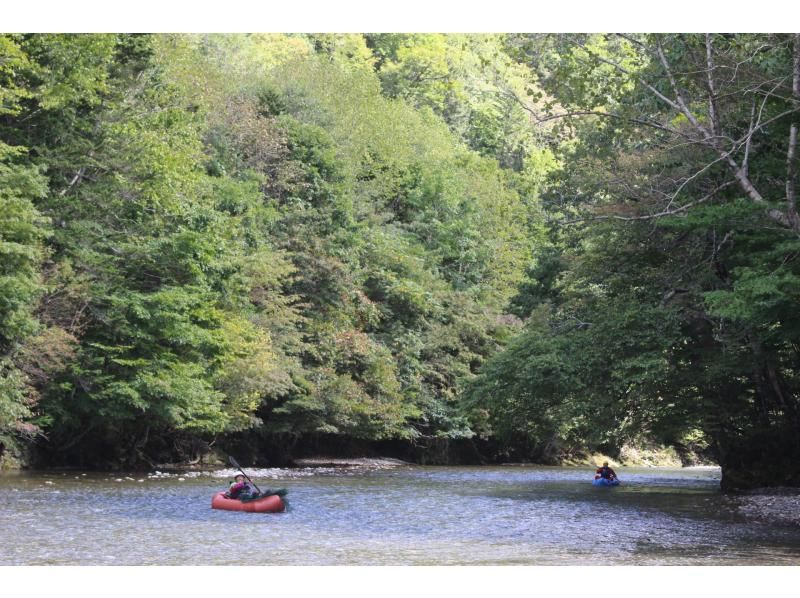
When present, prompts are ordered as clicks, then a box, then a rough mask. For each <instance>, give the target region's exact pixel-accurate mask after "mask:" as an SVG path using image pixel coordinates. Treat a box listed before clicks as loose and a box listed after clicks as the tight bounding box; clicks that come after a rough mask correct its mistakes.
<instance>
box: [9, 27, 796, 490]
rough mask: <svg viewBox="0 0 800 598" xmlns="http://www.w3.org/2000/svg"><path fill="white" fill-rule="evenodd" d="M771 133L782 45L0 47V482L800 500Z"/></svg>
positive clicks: (783, 190)
mask: <svg viewBox="0 0 800 598" xmlns="http://www.w3.org/2000/svg"><path fill="white" fill-rule="evenodd" d="M799 126H800V34H766V33H760V34H694V33H693V34H597V33H593V34H431V33H425V34H399V33H371V34H331V33H327V34H277V33H269V34H206V35H201V34H100V33H97V34H19V33H13V34H0V467H2V468H19V467H27V466H34V467H55V466H75V467H84V468H85V467H91V468H99V469H108V468H114V469H121V468H128V469H131V468H152V467H154V466H155V465H156V464H157V463H163V462H177V461H183V462H189V461H194V460H197V459H201V458H209V455H211V454H212V453H213V451H215V450H219V449H221V450H230V449H231V448H232V447H236V448H237V450H238V451H239V452H238V453H237V454H246V453H247V452H248V451H249V454H250V455H251V457H252V459H254V460H255V461H256V462H258V460H259V459H261V460H262V462H270V463H290V462H291V459H292V458H293V457H297V456H302V455H303V454H306V453H308V452H309V451H315V450H317V451H319V450H325V451H339V452H348V451H351V452H352V451H362V452H363V451H379V452H383V453H387V452H390V453H394V454H395V455H401V456H403V457H408V458H412V459H414V460H417V461H419V462H428V463H436V462H442V463H467V462H468V463H490V462H508V461H531V462H536V463H560V462H563V461H565V460H567V459H570V458H572V457H574V456H576V455H581V454H589V453H591V452H602V453H603V454H606V455H611V456H617V455H619V454H620V451H622V450H623V448H624V447H626V446H668V447H672V448H674V450H675V451H677V453H678V454H679V455H681V457H682V458H683V459H685V460H686V462H691V460H692V459H693V458H694V457H695V456H696V455H704V456H705V458H707V459H710V460H713V462H715V463H718V464H719V465H720V467H721V469H722V487H723V488H724V489H731V490H733V489H744V488H752V487H763V486H800V443H798V442H797V435H798V432H800V310H798V306H800V259H799V258H800V217H799V216H798V212H797V205H796V204H797V186H798V169H799V168H800V158H798V148H797V145H798V139H797V138H798V127H799Z"/></svg>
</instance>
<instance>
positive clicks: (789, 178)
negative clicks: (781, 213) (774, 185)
mask: <svg viewBox="0 0 800 598" xmlns="http://www.w3.org/2000/svg"><path fill="white" fill-rule="evenodd" d="M792 104H793V105H794V108H796V109H797V108H800V33H795V34H794V63H793V69H792ZM797 129H798V117H797V115H795V117H794V119H792V124H791V126H790V127H789V149H788V151H787V152H786V204H787V213H788V216H789V221H790V222H791V223H792V226H793V228H795V229H796V230H797V229H798V228H800V218H798V215H797V182H796V179H797Z"/></svg>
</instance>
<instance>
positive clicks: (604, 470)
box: [595, 467, 611, 480]
mask: <svg viewBox="0 0 800 598" xmlns="http://www.w3.org/2000/svg"><path fill="white" fill-rule="evenodd" d="M595 473H599V474H600V477H601V478H603V479H604V480H608V479H610V478H611V468H610V467H598V468H597V471H596V472H595Z"/></svg>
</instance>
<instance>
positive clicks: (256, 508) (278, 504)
mask: <svg viewBox="0 0 800 598" xmlns="http://www.w3.org/2000/svg"><path fill="white" fill-rule="evenodd" d="M211 508H212V509H224V510H225V511H246V512H248V513H282V512H283V511H285V510H286V504H285V503H284V502H283V500H282V499H281V497H280V496H278V495H277V494H270V495H269V496H265V497H263V498H257V499H256V500H248V501H247V502H242V501H241V500H238V499H235V498H225V493H224V492H217V493H216V494H215V495H214V497H213V498H212V499H211Z"/></svg>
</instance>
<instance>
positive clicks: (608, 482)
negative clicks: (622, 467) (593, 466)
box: [592, 461, 619, 486]
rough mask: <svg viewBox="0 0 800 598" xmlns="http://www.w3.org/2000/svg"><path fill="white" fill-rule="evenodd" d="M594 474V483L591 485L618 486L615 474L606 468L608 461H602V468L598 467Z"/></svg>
mask: <svg viewBox="0 0 800 598" xmlns="http://www.w3.org/2000/svg"><path fill="white" fill-rule="evenodd" d="M594 473H595V476H594V482H592V483H593V484H594V485H595V486H619V478H617V473H616V472H615V471H614V470H613V469H611V468H610V467H609V466H608V461H603V466H602V467H598V468H597V471H595V472H594Z"/></svg>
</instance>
